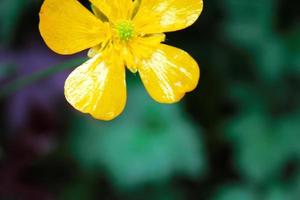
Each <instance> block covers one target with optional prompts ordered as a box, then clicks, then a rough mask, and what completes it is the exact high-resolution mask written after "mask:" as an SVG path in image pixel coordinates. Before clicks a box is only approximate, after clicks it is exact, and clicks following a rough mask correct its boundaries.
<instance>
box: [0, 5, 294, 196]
mask: <svg viewBox="0 0 300 200" xmlns="http://www.w3.org/2000/svg"><path fill="white" fill-rule="evenodd" d="M41 3H42V1H40V0H36V1H34V0H0V84H1V85H0V94H2V95H0V96H1V99H0V110H1V113H0V199H1V200H2V199H3V200H19V199H20V200H23V199H24V200H27V199H28V200H35V199H37V200H44V199H45V200H50V199H51V200H52V199H55V200H56V199H63V200H69V199H70V200H77V199H78V200H81V199H86V200H90V199H91V200H93V199H121V200H123V199H125V200H126V199H130V200H131V199H133V200H135V199H138V200H139V199H142V200H147V199H149V200H153V199H158V200H181V199H183V200H185V199H201V200H202V199H203V200H206V199H207V200H299V199H300V167H299V158H300V145H299V142H300V101H299V100H300V92H299V89H300V76H299V75H300V3H299V0H257V1H254V0H206V1H205V2H204V3H205V7H204V11H203V13H202V15H201V16H200V18H199V19H198V21H197V22H196V24H194V25H193V26H192V27H190V28H188V29H185V30H182V31H179V32H175V33H169V34H167V41H166V43H167V44H170V45H174V46H177V47H180V48H182V49H184V50H186V51H187V52H189V53H190V54H191V55H192V56H193V57H194V58H195V59H196V60H197V61H198V63H199V64H200V66H201V80H200V83H199V86H198V88H197V89H196V90H195V91H193V92H192V93H190V94H188V95H186V97H185V98H184V99H183V101H181V102H180V103H179V104H174V105H162V104H157V103H155V102H154V101H153V100H152V99H151V98H150V97H149V96H148V95H147V93H146V92H145V90H144V88H143V86H142V84H141V82H140V80H139V77H138V75H133V74H130V73H128V96H129V97H128V103H127V107H126V110H125V112H124V113H123V114H122V115H121V116H120V117H119V118H117V119H116V120H114V121H111V122H101V121H96V120H93V119H91V118H90V117H89V116H87V115H83V114H80V113H78V112H76V111H75V110H74V109H72V108H71V106H70V105H69V104H68V103H67V102H66V100H65V98H64V95H63V85H64V80H65V79H66V77H67V75H68V74H69V73H70V71H71V70H72V69H73V68H75V67H76V66H77V65H79V64H80V63H77V62H78V61H76V60H75V61H74V60H73V59H74V58H77V57H85V56H86V52H84V53H80V54H78V55H75V56H60V55H57V54H55V53H53V52H51V51H50V50H49V49H48V48H47V47H46V46H45V44H44V42H43V40H42V39H41V37H40V35H39V32H38V20H39V19H38V13H39V9H40V6H41ZM82 3H84V5H86V6H87V7H89V4H88V2H87V1H82ZM72 60H73V61H72ZM61 63H65V64H64V66H65V65H67V66H68V64H69V65H70V66H69V69H67V70H63V69H61V70H52V71H51V70H50V71H49V70H47V69H51V67H53V69H59V66H60V65H58V64H61ZM75 63H76V64H75ZM44 70H46V73H45V75H44V76H43V79H42V80H37V78H36V77H34V76H32V74H35V72H38V71H42V72H43V71H44ZM58 71H60V72H59V73H58ZM22 77H29V78H31V81H32V82H33V83H32V84H30V85H29V86H28V85H27V84H26V81H25V82H24V80H23V79H21V78H22ZM20 79H21V80H23V81H17V82H15V81H16V80H20ZM26 80H28V79H26ZM16 89H18V90H16Z"/></svg>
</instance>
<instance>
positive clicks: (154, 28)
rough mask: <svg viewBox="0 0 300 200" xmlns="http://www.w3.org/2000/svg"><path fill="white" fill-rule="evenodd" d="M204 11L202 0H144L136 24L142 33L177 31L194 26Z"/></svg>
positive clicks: (135, 19) (136, 17) (135, 20)
mask: <svg viewBox="0 0 300 200" xmlns="http://www.w3.org/2000/svg"><path fill="white" fill-rule="evenodd" d="M202 9H203V1H202V0H143V1H142V2H141V5H140V9H139V11H138V13H137V15H136V16H135V18H134V23H135V25H136V26H137V27H138V31H140V32H142V33H162V32H170V31H176V30H180V29H184V28H186V27H188V26H190V25H192V24H193V23H194V22H195V21H196V20H197V18H198V17H199V16H200V14H201V12H202Z"/></svg>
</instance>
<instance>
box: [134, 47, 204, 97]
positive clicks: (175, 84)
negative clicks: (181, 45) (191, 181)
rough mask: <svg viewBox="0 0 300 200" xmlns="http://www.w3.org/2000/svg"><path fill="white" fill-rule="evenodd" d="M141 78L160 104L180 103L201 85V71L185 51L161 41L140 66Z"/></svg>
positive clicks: (141, 61)
mask: <svg viewBox="0 0 300 200" xmlns="http://www.w3.org/2000/svg"><path fill="white" fill-rule="evenodd" d="M138 71H139V74H140V76H141V79H142V81H143V83H144V85H145V87H146V89H147V91H148V93H149V94H150V96H151V97H152V98H153V99H155V100H156V101H158V102H160V103H175V102H178V101H179V100H180V99H181V98H182V97H183V96H184V95H185V93H186V92H190V91H192V90H194V89H195V88H196V86H197V84H198V81H199V77H200V70H199V67H198V64H197V63H196V61H195V60H194V59H193V58H192V57H191V56H190V55H189V54H188V53H186V52H185V51H183V50H180V49H178V48H175V47H171V46H168V45H164V44H161V45H160V46H159V48H158V49H156V50H154V53H153V54H152V55H151V56H150V57H149V58H148V59H142V60H140V62H139V65H138Z"/></svg>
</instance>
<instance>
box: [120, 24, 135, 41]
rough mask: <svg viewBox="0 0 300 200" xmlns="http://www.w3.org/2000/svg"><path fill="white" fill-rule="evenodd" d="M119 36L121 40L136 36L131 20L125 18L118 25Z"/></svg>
mask: <svg viewBox="0 0 300 200" xmlns="http://www.w3.org/2000/svg"><path fill="white" fill-rule="evenodd" d="M116 28H117V32H118V35H119V38H120V39H121V41H125V42H127V41H129V40H130V39H131V38H133V36H134V27H133V24H132V23H131V21H128V20H124V21H121V22H119V23H118V24H117V26H116Z"/></svg>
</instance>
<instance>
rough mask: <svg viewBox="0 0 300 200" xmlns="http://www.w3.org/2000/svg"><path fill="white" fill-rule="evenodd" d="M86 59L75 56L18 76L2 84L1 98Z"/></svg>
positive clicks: (0, 89)
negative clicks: (23, 75)
mask: <svg viewBox="0 0 300 200" xmlns="http://www.w3.org/2000/svg"><path fill="white" fill-rule="evenodd" d="M85 60H86V58H82V57H81V58H75V59H72V60H69V61H66V62H63V63H61V64H58V65H55V66H53V67H49V68H47V69H44V70H40V71H37V72H35V73H33V74H30V75H28V76H25V77H21V78H18V79H16V80H14V81H12V82H9V83H7V84H4V86H1V88H0V99H2V98H5V97H6V96H9V95H11V94H13V93H14V92H16V91H18V90H20V89H22V88H25V87H27V86H29V85H31V84H33V83H35V82H38V81H40V80H43V79H45V78H47V77H49V76H51V75H54V74H56V73H58V72H62V71H64V70H66V69H70V68H74V67H75V66H77V65H80V64H81V63H83V62H84V61H85Z"/></svg>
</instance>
